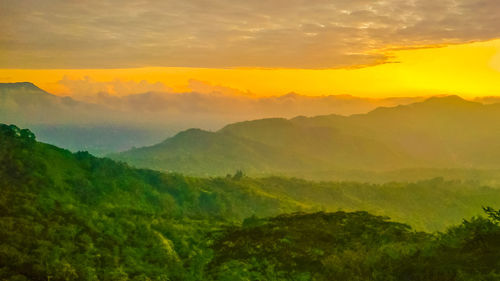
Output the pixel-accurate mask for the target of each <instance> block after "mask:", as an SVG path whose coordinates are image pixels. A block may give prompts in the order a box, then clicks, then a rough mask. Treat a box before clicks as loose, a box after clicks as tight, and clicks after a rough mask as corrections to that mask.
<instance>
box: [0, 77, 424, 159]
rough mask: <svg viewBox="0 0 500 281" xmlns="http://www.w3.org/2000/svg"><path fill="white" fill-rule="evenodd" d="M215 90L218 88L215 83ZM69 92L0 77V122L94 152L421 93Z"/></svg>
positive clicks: (358, 109)
mask: <svg viewBox="0 0 500 281" xmlns="http://www.w3.org/2000/svg"><path fill="white" fill-rule="evenodd" d="M219 90H220V89H219ZM75 97H76V99H75V98H71V97H60V96H56V95H52V94H50V93H47V92H46V91H44V90H42V89H40V88H38V87H37V86H36V85H34V84H32V83H29V82H20V83H0V122H4V123H15V124H19V125H21V126H26V127H29V128H31V129H32V130H33V131H34V132H35V133H36V134H37V136H38V137H39V139H40V140H43V141H45V142H48V143H52V144H54V145H58V146H61V147H64V148H67V149H70V150H72V151H78V150H86V151H90V152H93V153H97V154H100V155H103V154H106V153H110V152H117V151H123V150H127V149H130V148H132V147H134V146H135V147H139V146H145V145H151V144H154V143H157V142H159V141H161V140H162V139H165V138H166V137H168V136H172V135H173V134H174V133H176V132H179V131H181V130H185V129H187V128H191V127H202V128H205V129H210V130H213V129H218V128H220V127H221V126H223V125H225V124H228V123H231V122H238V121H242V120H250V119H256V118H266V117H276V116H280V117H295V116H297V115H308V116H310V115H317V114H329V113H337V114H353V113H362V112H367V111H369V110H372V109H374V108H376V107H378V106H388V105H397V104H407V103H410V102H412V101H416V100H420V99H421V98H419V97H415V98H411V97H410V98H386V99H370V98H359V97H352V96H347V95H330V96H322V97H309V96H304V95H299V94H296V93H290V94H287V95H283V96H278V97H256V96H249V95H245V94H242V93H232V92H231V94H228V93H224V91H223V90H222V92H220V91H217V89H215V90H214V91H212V92H204V93H198V92H186V93H168V92H146V93H138V94H130V95H125V96H120V93H118V94H116V95H111V94H108V93H103V92H101V93H86V95H83V96H82V95H76V96H75Z"/></svg>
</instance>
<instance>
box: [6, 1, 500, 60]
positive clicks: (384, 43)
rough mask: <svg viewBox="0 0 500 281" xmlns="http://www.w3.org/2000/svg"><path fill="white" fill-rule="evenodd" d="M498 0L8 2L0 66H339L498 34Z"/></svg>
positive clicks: (499, 33) (499, 35)
mask: <svg viewBox="0 0 500 281" xmlns="http://www.w3.org/2000/svg"><path fill="white" fill-rule="evenodd" d="M499 13H500V2H499V1H498V0H441V1H435V0H409V1H401V0H308V1H306V0H287V1H285V0H275V1H267V0H254V1H247V0H212V1H206V0H185V1H177V0H165V1H159V0H129V1H121V0H120V1H119V0H88V1H75V0H70V1H62V0H46V1H39V0H5V1H3V2H2V9H1V10H0V32H1V33H2V35H3V36H2V38H0V67H3V68H10V67H15V68H108V67H142V66H183V67H217V68H218V67H241V66H244V67H284V68H336V67H350V66H359V65H369V64H376V63H383V62H386V61H387V60H388V57H387V56H386V55H385V54H384V52H382V51H380V50H382V49H384V48H387V47H391V48H394V47H397V48H401V47H403V48H404V47H412V46H421V45H434V44H454V43H464V42H469V41H476V40H488V39H492V38H498V37H500V29H499V28H498V26H500V17H498V14H499Z"/></svg>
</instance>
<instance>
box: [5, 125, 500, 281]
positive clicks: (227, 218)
mask: <svg viewBox="0 0 500 281" xmlns="http://www.w3.org/2000/svg"><path fill="white" fill-rule="evenodd" d="M499 195H500V190H497V189H491V188H487V187H483V186H480V185H478V184H477V183H474V182H458V181H444V180H442V179H434V180H428V181H422V182H417V183H412V184H408V183H390V184H384V185H373V184H361V183H348V182H340V183H331V182H319V183H314V182H308V181H304V180H299V179H286V178H279V177H268V178H260V179H255V178H250V177H247V176H245V175H244V174H243V172H241V171H239V172H237V173H236V174H234V176H230V177H224V178H194V177H188V176H183V175H180V174H175V173H161V172H158V171H152V170H145V169H135V168H131V167H129V166H128V165H127V164H124V163H117V162H115V161H112V160H110V159H106V158H104V159H102V158H96V157H94V156H92V155H91V154H89V153H87V152H78V153H74V154H73V153H70V152H69V151H66V150H62V149H59V148H57V147H54V146H50V145H46V144H43V143H39V142H36V140H35V137H34V135H33V134H32V133H31V132H30V131H29V130H21V129H19V128H17V127H16V126H13V125H10V126H7V125H1V124H0V280H53V281H55V280H211V279H216V280H331V278H330V277H331V276H336V277H337V279H338V280H498V278H499V274H500V273H499V272H498V270H497V269H498V268H500V264H499V263H498V262H499V261H500V257H499V256H498V253H500V245H499V241H500V239H499V238H500V237H499V227H500V226H499V225H498V224H499V220H498V217H499V215H500V211H497V210H494V209H492V208H489V207H486V208H484V210H485V212H486V213H487V214H488V216H489V219H485V218H481V217H475V218H473V219H470V220H464V221H463V222H462V224H460V225H459V226H455V227H452V228H449V229H448V230H447V231H446V232H444V233H438V234H434V235H431V234H426V233H423V232H415V231H412V230H411V229H410V228H409V226H408V225H406V224H401V223H396V222H391V221H389V220H388V219H387V218H386V217H382V216H376V215H370V214H369V213H367V212H336V213H326V212H314V213H310V214H306V213H293V212H297V211H315V210H316V211H317V210H320V209H324V210H328V211H335V210H337V209H339V208H343V209H345V210H349V211H353V210H361V209H366V210H369V211H370V212H372V213H375V214H377V215H390V216H391V217H396V218H397V219H402V221H406V222H410V223H411V224H415V225H417V226H419V228H421V229H441V230H443V229H444V226H446V225H449V224H451V223H453V222H454V221H457V220H459V219H460V218H462V217H469V216H470V215H474V214H476V211H477V210H478V209H479V207H478V206H490V205H491V206H493V205H499V204H498V203H497V202H498V200H500V199H498V198H500V196H499ZM286 213H289V214H288V215H286ZM290 213H293V214H290ZM261 217H271V218H267V219H262V218H261ZM241 222H242V224H241ZM443 261H445V262H443Z"/></svg>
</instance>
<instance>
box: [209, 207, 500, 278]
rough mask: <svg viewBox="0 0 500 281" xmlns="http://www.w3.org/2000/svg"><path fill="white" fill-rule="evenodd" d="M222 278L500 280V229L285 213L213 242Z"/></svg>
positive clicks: (216, 271)
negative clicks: (432, 230)
mask: <svg viewBox="0 0 500 281" xmlns="http://www.w3.org/2000/svg"><path fill="white" fill-rule="evenodd" d="M211 247H212V249H214V252H215V254H214V259H213V260H212V261H211V263H210V265H209V271H210V274H211V276H212V277H213V278H215V279H217V280H228V279H225V278H227V276H231V274H233V275H234V274H235V273H238V274H239V275H237V276H245V279H234V280H380V281H385V280H408V281H410V280H411V281H413V280H415V281H417V280H418V281H429V280H431V281H432V280H435V281H442V280H457V281H458V280H499V279H498V278H499V277H500V226H498V225H497V224H496V223H494V221H492V220H488V219H484V218H480V217H479V218H473V219H472V220H469V221H467V220H464V222H463V223H462V224H461V225H459V226H455V227H452V228H450V229H449V230H448V231H446V232H445V233H438V234H436V235H430V234H426V233H423V232H414V231H411V228H410V227H409V226H407V225H404V224H400V223H395V222H390V221H387V219H386V218H384V217H379V216H373V215H370V214H368V213H366V212H354V213H345V212H336V213H323V212H320V213H313V214H301V213H298V214H292V215H281V216H277V217H274V218H270V219H261V222H260V223H258V224H256V223H255V221H254V223H252V225H251V226H248V225H243V226H242V227H230V228H227V229H226V230H224V231H223V232H221V233H220V235H219V236H218V237H217V239H216V241H215V242H214V243H213V244H212V246H211Z"/></svg>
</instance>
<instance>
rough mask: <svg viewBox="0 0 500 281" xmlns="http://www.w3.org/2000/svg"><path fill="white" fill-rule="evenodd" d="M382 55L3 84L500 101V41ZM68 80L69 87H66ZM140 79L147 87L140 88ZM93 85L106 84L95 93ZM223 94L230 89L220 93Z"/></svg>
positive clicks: (20, 72)
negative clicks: (340, 63) (382, 60)
mask: <svg viewBox="0 0 500 281" xmlns="http://www.w3.org/2000/svg"><path fill="white" fill-rule="evenodd" d="M379 52H381V53H383V54H385V55H387V54H389V55H390V56H392V58H391V59H390V62H391V63H386V64H380V65H375V66H368V67H363V68H340V69H289V68H287V69H257V68H178V67H143V68H125V69H0V81H1V82H15V81H30V82H33V83H35V84H37V85H38V86H40V87H41V88H43V89H45V90H47V91H49V92H51V93H54V94H59V95H71V94H74V93H73V92H78V91H79V90H80V89H79V87H80V88H81V90H82V91H92V90H93V89H95V90H96V91H97V90H101V91H102V90H103V88H102V87H105V88H104V89H105V91H108V92H110V93H113V94H118V95H119V94H130V93H134V92H141V91H147V90H165V91H174V92H183V91H191V90H200V89H199V86H197V87H195V86H193V85H196V84H193V83H189V81H190V80H193V79H194V80H199V81H203V82H206V83H208V84H210V85H212V86H213V88H214V89H216V90H217V88H216V86H223V87H229V88H233V89H234V90H235V91H233V92H234V93H237V91H242V92H251V93H252V94H254V95H258V96H269V95H282V94H286V93H288V92H297V93H300V94H304V95H328V94H350V95H355V96H370V97H386V96H414V95H433V94H458V95H461V96H464V97H475V96H493V95H500V83H499V81H500V39H498V40H490V41H485V42H476V43H468V44H458V45H449V46H446V47H441V48H424V49H408V50H398V51H379ZM63 79H64V80H65V81H66V82H62V80H63ZM143 80H144V81H143ZM141 81H143V82H142V83H140V82H141ZM158 82H159V83H158ZM117 83H122V84H126V85H127V86H126V87H127V88H126V89H125V90H121V91H120V89H124V88H123V87H121V88H117V87H116V84H117ZM154 83H156V84H154ZM160 83H161V84H160ZM89 84H93V85H94V86H95V84H99V85H100V86H99V87H97V88H95V87H90V86H89ZM210 85H205V88H207V87H208V89H201V90H200V91H203V90H205V91H210ZM153 86H154V87H153ZM218 90H220V91H225V89H223V88H221V87H219V88H218ZM226 91H229V92H231V90H226ZM88 94H93V93H88Z"/></svg>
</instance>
